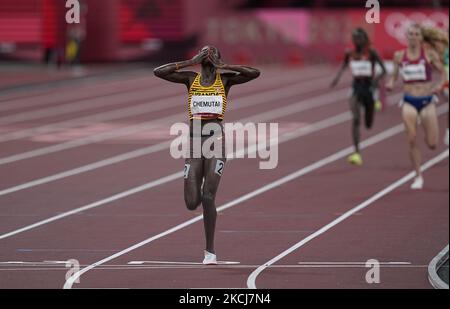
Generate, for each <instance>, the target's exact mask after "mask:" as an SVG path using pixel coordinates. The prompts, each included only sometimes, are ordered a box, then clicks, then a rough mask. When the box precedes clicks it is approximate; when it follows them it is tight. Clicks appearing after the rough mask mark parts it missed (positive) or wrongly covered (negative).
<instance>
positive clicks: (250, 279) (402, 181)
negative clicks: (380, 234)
mask: <svg viewBox="0 0 450 309" xmlns="http://www.w3.org/2000/svg"><path fill="white" fill-rule="evenodd" d="M448 155H449V151H448V149H447V150H446V151H444V152H443V153H441V154H440V155H438V156H437V157H435V158H433V159H431V160H430V161H428V162H427V163H425V164H424V165H423V166H422V171H426V170H428V169H429V168H431V167H433V166H434V165H436V164H438V163H440V162H442V161H443V160H445V159H446V158H448ZM414 177H415V172H411V173H409V174H408V175H406V176H404V177H402V178H401V179H399V180H397V181H396V182H394V183H393V184H391V185H389V186H388V187H386V188H385V189H383V190H381V191H380V192H378V193H377V194H375V195H373V196H372V197H371V198H369V199H368V200H366V201H364V202H363V203H361V204H359V205H358V206H356V207H354V208H352V209H350V210H349V211H347V212H346V213H345V214H343V215H342V216H340V217H338V218H337V219H335V220H333V221H332V222H330V223H329V224H327V225H325V226H324V227H322V228H321V229H319V230H318V231H316V232H315V233H313V234H311V235H310V236H308V237H306V238H304V239H302V240H301V241H299V242H298V243H296V244H295V245H293V246H292V247H290V248H289V249H287V250H285V251H284V252H282V253H281V254H279V255H277V256H276V257H274V258H273V259H271V260H270V261H268V262H266V263H264V264H263V265H261V266H259V267H258V268H257V269H256V270H255V271H253V272H252V273H251V274H250V276H249V277H248V279H247V287H248V288H250V289H256V278H257V277H258V276H259V274H261V272H263V271H264V270H265V269H266V268H267V267H268V266H271V265H273V264H275V263H276V262H278V261H279V260H281V259H283V258H284V257H286V256H287V255H289V254H290V253H292V252H294V251H296V250H297V249H299V248H301V247H302V246H304V245H305V244H307V243H309V242H310V241H312V240H313V239H315V238H317V237H319V236H320V235H322V234H324V233H325V232H327V231H328V230H330V229H332V228H333V227H335V226H336V225H338V224H339V223H341V222H342V221H344V220H346V219H348V218H349V217H351V216H352V215H354V214H355V213H357V212H359V211H361V210H363V209H365V208H367V207H369V206H370V205H372V204H373V203H374V202H376V201H378V200H379V199H381V198H383V197H384V196H386V195H387V194H389V193H391V192H392V191H394V190H395V189H397V188H399V187H401V186H403V185H404V184H406V183H407V182H409V181H411V180H412V179H413V178H414Z"/></svg>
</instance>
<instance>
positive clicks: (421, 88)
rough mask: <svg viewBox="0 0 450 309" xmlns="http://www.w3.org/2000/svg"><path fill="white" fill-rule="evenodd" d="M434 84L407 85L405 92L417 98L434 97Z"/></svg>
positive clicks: (418, 83)
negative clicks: (432, 91)
mask: <svg viewBox="0 0 450 309" xmlns="http://www.w3.org/2000/svg"><path fill="white" fill-rule="evenodd" d="M432 88H433V82H417V83H409V84H405V85H404V87H403V89H404V92H405V93H407V94H410V95H412V96H415V97H423V96H428V95H432V93H431V90H432Z"/></svg>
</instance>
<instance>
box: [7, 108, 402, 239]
mask: <svg viewBox="0 0 450 309" xmlns="http://www.w3.org/2000/svg"><path fill="white" fill-rule="evenodd" d="M349 119H351V114H350V112H344V113H342V114H339V115H336V116H333V117H330V118H328V119H325V120H322V121H319V122H317V123H313V124H311V125H308V126H305V127H301V128H299V129H297V130H295V131H292V132H289V133H286V134H284V135H281V136H280V137H279V138H278V140H277V139H273V140H270V141H269V145H271V146H278V145H279V144H282V143H285V142H288V141H290V140H293V139H296V138H299V137H301V136H305V135H308V134H312V133H314V132H317V131H320V130H323V129H326V128H329V127H332V126H335V125H338V124H342V123H344V122H346V121H348V120H349ZM398 127H401V126H398ZM262 146H264V145H260V144H258V145H252V146H249V147H247V148H244V149H241V150H237V151H236V152H235V154H234V156H233V158H236V157H238V156H239V155H242V154H244V153H248V154H250V153H254V152H256V151H258V150H259V149H261V148H262ZM350 148H351V147H349V149H350ZM233 158H229V159H228V161H231V160H233ZM182 175H183V172H177V173H173V174H171V175H168V176H165V177H162V178H159V179H157V180H154V181H151V182H149V183H146V184H144V185H141V186H138V187H135V188H132V189H130V190H127V191H124V192H121V193H118V194H115V195H113V196H110V197H108V198H105V199H102V200H99V201H97V202H94V203H91V204H88V205H85V206H82V207H79V208H76V209H73V210H71V211H68V212H64V213H61V214H59V215H56V216H54V217H50V218H48V219H45V220H42V221H39V222H36V223H34V224H31V225H28V226H25V227H23V228H20V229H17V230H14V231H11V232H9V233H6V234H3V235H0V240H2V239H5V238H8V237H11V236H14V235H17V234H20V233H23V232H25V231H28V230H31V229H34V228H36V227H39V226H42V225H45V224H48V223H51V222H54V221H57V220H60V219H62V218H65V217H68V216H71V215H74V214H77V213H80V212H83V211H86V210H89V209H93V208H97V207H100V206H103V205H105V204H108V203H111V202H113V201H116V200H119V199H122V198H125V197H128V196H130V195H134V194H137V193H140V192H142V191H145V190H149V189H151V188H154V187H157V186H161V185H164V184H166V183H169V182H171V181H174V180H177V179H180V177H182ZM16 191H17V190H16Z"/></svg>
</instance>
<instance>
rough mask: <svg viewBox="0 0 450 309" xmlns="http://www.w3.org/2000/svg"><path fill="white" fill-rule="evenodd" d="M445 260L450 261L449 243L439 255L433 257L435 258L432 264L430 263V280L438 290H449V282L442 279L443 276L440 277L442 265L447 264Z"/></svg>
mask: <svg viewBox="0 0 450 309" xmlns="http://www.w3.org/2000/svg"><path fill="white" fill-rule="evenodd" d="M445 262H448V245H447V246H446V247H445V248H444V249H442V251H441V252H439V254H438V255H437V256H435V257H434V258H433V260H432V261H431V262H430V265H428V267H427V268H428V281H429V282H430V284H431V285H432V286H433V288H435V289H438V290H448V283H447V282H445V281H444V280H442V278H441V277H439V274H438V271H439V269H440V268H441V267H445V266H443V265H444V264H445Z"/></svg>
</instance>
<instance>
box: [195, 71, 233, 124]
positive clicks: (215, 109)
mask: <svg viewBox="0 0 450 309" xmlns="http://www.w3.org/2000/svg"><path fill="white" fill-rule="evenodd" d="M200 80H201V74H197V76H196V77H195V80H194V82H193V83H192V85H191V88H190V89H189V102H188V111H189V120H194V119H200V120H208V119H220V120H223V118H224V116H225V111H226V108H227V96H226V92H225V87H224V85H223V83H222V78H221V76H220V73H217V74H216V80H215V81H214V84H212V85H211V86H209V87H205V86H202V85H201V83H200Z"/></svg>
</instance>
